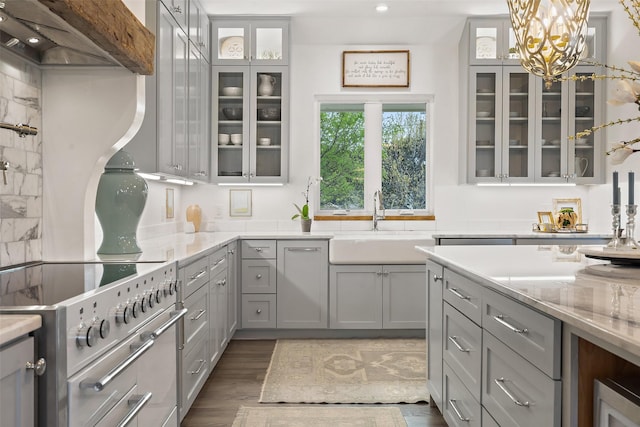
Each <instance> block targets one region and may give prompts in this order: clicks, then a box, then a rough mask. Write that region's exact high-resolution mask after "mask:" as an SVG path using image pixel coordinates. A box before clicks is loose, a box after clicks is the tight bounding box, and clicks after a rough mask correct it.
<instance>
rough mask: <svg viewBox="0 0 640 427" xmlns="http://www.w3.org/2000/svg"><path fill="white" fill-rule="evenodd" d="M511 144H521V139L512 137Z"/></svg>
mask: <svg viewBox="0 0 640 427" xmlns="http://www.w3.org/2000/svg"><path fill="white" fill-rule="evenodd" d="M509 145H520V140H519V139H510V140H509Z"/></svg>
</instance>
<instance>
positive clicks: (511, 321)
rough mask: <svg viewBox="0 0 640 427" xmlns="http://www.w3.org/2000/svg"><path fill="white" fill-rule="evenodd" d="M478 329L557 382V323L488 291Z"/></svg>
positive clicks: (558, 349)
mask: <svg viewBox="0 0 640 427" xmlns="http://www.w3.org/2000/svg"><path fill="white" fill-rule="evenodd" d="M482 326H483V327H484V329H486V330H487V331H489V332H491V333H492V334H493V335H494V336H495V337H497V338H498V339H500V340H501V341H502V342H504V343H505V344H506V345H507V346H509V347H511V348H512V349H513V350H515V351H516V352H517V353H519V354H520V355H521V356H522V357H524V358H525V359H527V360H528V361H529V362H531V363H533V364H534V365H535V366H537V367H538V368H539V369H541V370H542V371H543V372H544V373H545V374H547V375H548V376H550V377H551V378H555V379H559V378H560V363H561V360H560V359H561V357H560V354H561V344H560V340H561V322H560V321H559V320H556V319H552V318H551V317H548V316H546V315H544V314H542V313H540V312H538V311H535V310H533V309H531V308H529V307H527V306H525V305H523V304H521V303H519V302H517V301H515V300H512V299H510V298H507V297H505V296H503V295H500V294H499V293H497V292H494V291H492V290H490V289H485V290H484V294H483V319H482Z"/></svg>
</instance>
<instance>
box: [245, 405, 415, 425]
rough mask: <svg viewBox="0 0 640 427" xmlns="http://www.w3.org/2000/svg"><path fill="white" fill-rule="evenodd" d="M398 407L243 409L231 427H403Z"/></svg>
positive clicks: (403, 423)
mask: <svg viewBox="0 0 640 427" xmlns="http://www.w3.org/2000/svg"><path fill="white" fill-rule="evenodd" d="M406 425H407V424H406V423H405V421H404V418H403V417H402V413H401V412H400V409H398V408H372V407H361V408H353V407H335V406H333V407H322V406H316V407H309V406H303V407H282V408H278V407H272V406H270V407H262V408H254V407H246V406H242V407H241V408H240V409H239V410H238V413H237V415H236V419H235V420H234V421H233V427H326V426H352V427H406Z"/></svg>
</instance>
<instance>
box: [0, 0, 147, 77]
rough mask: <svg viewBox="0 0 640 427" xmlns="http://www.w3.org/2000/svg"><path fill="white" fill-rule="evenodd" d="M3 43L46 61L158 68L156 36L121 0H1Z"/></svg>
mask: <svg viewBox="0 0 640 427" xmlns="http://www.w3.org/2000/svg"><path fill="white" fill-rule="evenodd" d="M98 17H99V19H96V18H98ZM0 46H1V47H2V48H6V49H9V50H11V51H12V52H14V53H16V54H18V55H20V56H22V57H24V58H26V59H28V60H30V61H32V62H35V63H37V64H41V65H92V66H124V67H125V68H128V69H129V70H131V71H133V72H136V73H139V74H146V75H148V74H152V73H153V55H154V47H155V37H154V35H153V34H152V33H151V32H150V31H149V30H148V29H147V28H146V27H145V26H144V25H143V24H141V23H140V21H138V20H137V18H136V17H135V15H133V13H132V12H131V11H130V10H129V9H128V8H127V7H126V6H125V5H124V3H122V0H0Z"/></svg>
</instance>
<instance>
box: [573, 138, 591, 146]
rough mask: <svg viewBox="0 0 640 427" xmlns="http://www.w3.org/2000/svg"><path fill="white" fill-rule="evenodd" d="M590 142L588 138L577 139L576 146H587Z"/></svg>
mask: <svg viewBox="0 0 640 427" xmlns="http://www.w3.org/2000/svg"><path fill="white" fill-rule="evenodd" d="M588 142H589V141H588V140H587V138H577V139H576V144H578V145H586V144H588Z"/></svg>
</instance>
